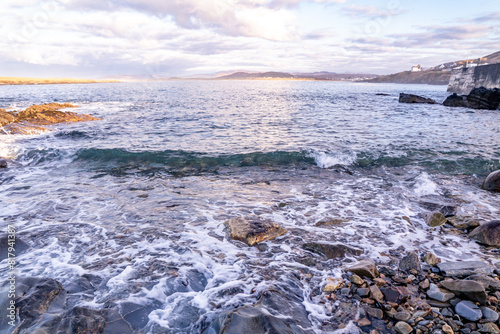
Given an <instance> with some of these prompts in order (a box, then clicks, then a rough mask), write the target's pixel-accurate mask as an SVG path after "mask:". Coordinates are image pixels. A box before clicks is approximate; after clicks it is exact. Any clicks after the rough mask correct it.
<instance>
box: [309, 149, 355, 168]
mask: <svg viewBox="0 0 500 334" xmlns="http://www.w3.org/2000/svg"><path fill="white" fill-rule="evenodd" d="M311 156H312V157H313V158H314V161H315V162H316V165H318V167H321V168H331V167H334V166H349V165H352V164H353V163H354V162H356V157H357V155H356V154H355V153H326V152H321V151H320V152H313V153H311Z"/></svg>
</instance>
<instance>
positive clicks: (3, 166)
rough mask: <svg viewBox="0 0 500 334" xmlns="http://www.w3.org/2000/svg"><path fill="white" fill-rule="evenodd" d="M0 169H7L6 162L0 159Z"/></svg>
mask: <svg viewBox="0 0 500 334" xmlns="http://www.w3.org/2000/svg"><path fill="white" fill-rule="evenodd" d="M0 168H7V160H5V159H0Z"/></svg>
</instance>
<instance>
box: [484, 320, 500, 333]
mask: <svg viewBox="0 0 500 334" xmlns="http://www.w3.org/2000/svg"><path fill="white" fill-rule="evenodd" d="M479 333H492V334H498V333H500V329H499V328H498V326H497V325H495V324H494V323H492V322H487V323H485V324H483V325H482V326H481V328H480V329H479Z"/></svg>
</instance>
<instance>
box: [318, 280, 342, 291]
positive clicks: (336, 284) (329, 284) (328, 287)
mask: <svg viewBox="0 0 500 334" xmlns="http://www.w3.org/2000/svg"><path fill="white" fill-rule="evenodd" d="M343 286H344V280H343V279H342V278H327V279H326V284H325V286H324V288H323V292H327V293H330V292H334V291H337V290H338V289H340V288H341V287H343Z"/></svg>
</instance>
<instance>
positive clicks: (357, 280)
mask: <svg viewBox="0 0 500 334" xmlns="http://www.w3.org/2000/svg"><path fill="white" fill-rule="evenodd" d="M349 281H351V282H352V283H354V284H356V285H362V284H363V283H364V282H365V281H363V279H362V278H361V277H359V276H358V275H356V274H354V275H352V276H351V277H349Z"/></svg>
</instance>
